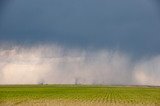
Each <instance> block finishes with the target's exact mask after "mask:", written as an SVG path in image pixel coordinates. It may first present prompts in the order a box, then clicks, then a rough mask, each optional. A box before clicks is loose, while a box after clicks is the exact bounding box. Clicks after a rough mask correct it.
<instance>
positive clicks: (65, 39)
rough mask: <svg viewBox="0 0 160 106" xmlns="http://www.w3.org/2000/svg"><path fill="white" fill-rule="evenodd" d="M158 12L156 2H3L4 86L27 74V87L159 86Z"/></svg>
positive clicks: (1, 50) (0, 4)
mask: <svg viewBox="0 0 160 106" xmlns="http://www.w3.org/2000/svg"><path fill="white" fill-rule="evenodd" d="M159 7H160V2H159V1H158V0H133V1H129V0H101V1H98V0H46V1H44V0H1V1H0V60H1V62H0V69H1V71H0V76H3V78H1V79H0V83H20V82H19V80H20V79H22V78H23V77H22V76H24V75H26V73H27V75H28V76H27V77H26V78H25V80H24V82H23V83H38V82H40V81H44V82H46V83H74V81H75V79H79V80H80V82H81V83H89V84H90V83H100V84H101V83H104V84H142V85H143V84H149V85H160V83H159V82H160V79H159V78H158V77H159V76H158V75H157V74H159V75H160V67H159V65H160V60H159V55H160V46H159V45H160V8H159ZM103 56H104V57H103ZM26 57H27V58H28V59H27V60H26ZM33 57H34V58H35V59H33ZM6 58H7V59H6ZM55 58H56V59H57V58H58V60H56V61H58V62H56V64H57V65H56V66H55V63H54V62H53V60H54V59H55ZM66 58H67V59H66ZM68 58H69V60H68ZM103 58H104V59H103ZM14 59H15V60H14ZM44 59H45V61H46V62H44ZM70 59H71V60H72V61H74V62H70ZM77 59H78V60H77ZM48 61H51V62H50V63H48ZM75 61H76V62H77V61H78V63H81V65H82V66H81V65H80V64H78V63H76V62H75ZM117 62H119V63H117ZM22 63H23V65H22ZM32 63H34V64H35V65H33V64H32ZM42 63H43V65H44V66H43V65H42ZM73 63H75V64H73ZM84 63H86V64H85V65H84ZM4 64H5V65H4ZM92 64H94V66H92ZM42 66H43V67H42ZM28 67H31V69H29V68H28ZM40 67H41V68H40ZM51 67H52V68H53V67H54V68H53V69H52V68H51ZM80 67H81V68H82V69H80ZM13 69H14V70H13ZM40 69H43V70H41V71H38V72H37V70H40ZM72 69H74V70H75V71H73V73H75V74H74V75H70V74H68V70H72ZM94 69H95V70H94ZM15 70H17V71H18V70H19V71H20V72H17V71H15ZM26 70H27V71H26ZM28 70H31V71H32V72H34V73H35V74H33V76H34V77H35V81H30V80H29V79H30V77H31V76H32V75H30V74H28V73H29V72H28ZM55 70H56V72H55ZM57 70H58V71H57ZM61 70H65V71H62V72H61ZM82 70H83V71H82ZM91 70H94V71H95V72H92V71H91ZM121 70H123V72H121ZM46 72H47V73H46ZM65 72H66V73H65ZM100 72H101V74H100V75H99V76H98V77H97V76H96V74H92V73H100ZM11 73H12V74H11ZM15 73H19V74H15ZM48 73H49V74H48ZM50 73H52V74H54V73H56V74H54V75H53V76H55V77H54V78H52V77H53V76H50V77H48V76H47V75H52V74H50ZM120 73H121V77H120V78H117V79H115V80H114V79H113V78H110V77H109V76H112V77H116V76H117V75H118V74H120ZM137 73H139V74H137ZM14 74H15V75H14ZM66 74H67V76H68V77H67V78H66V79H67V80H66V79H65V80H64V81H62V80H61V79H59V77H58V76H66ZM103 74H105V75H106V76H103ZM44 75H46V76H47V77H48V78H49V79H46V78H47V77H46V76H44ZM77 75H81V76H78V77H77ZM85 75H86V77H82V76H85ZM88 75H89V76H90V77H89V78H88ZM149 75H151V76H150V77H149ZM10 76H12V77H10ZM17 76H21V77H18V78H17V79H15V81H13V82H12V81H11V79H9V77H10V78H12V79H14V78H15V77H17ZM33 76H32V77H33ZM69 76H70V77H69ZM102 76H103V77H104V78H102V79H101V77H102ZM105 77H107V78H105ZM96 78H99V79H96ZM95 80H96V81H95ZM119 80H120V82H118V81H119ZM65 81H66V82H65Z"/></svg>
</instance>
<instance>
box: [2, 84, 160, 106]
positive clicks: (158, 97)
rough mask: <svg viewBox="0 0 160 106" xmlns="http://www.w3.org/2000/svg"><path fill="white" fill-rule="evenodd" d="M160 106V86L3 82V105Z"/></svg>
mask: <svg viewBox="0 0 160 106" xmlns="http://www.w3.org/2000/svg"><path fill="white" fill-rule="evenodd" d="M75 105H76V106H160V88H159V87H147V86H103V85H1V86H0V106H75Z"/></svg>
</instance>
